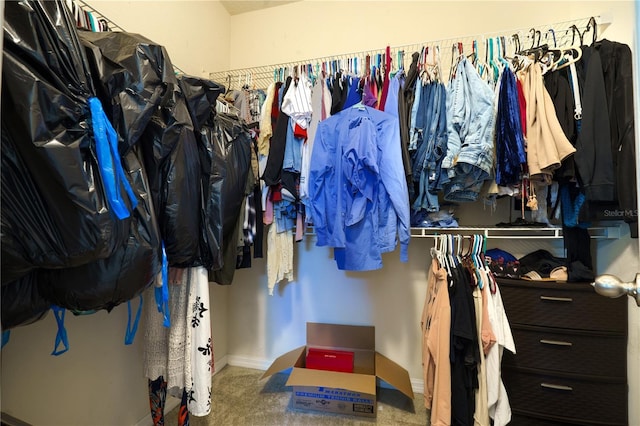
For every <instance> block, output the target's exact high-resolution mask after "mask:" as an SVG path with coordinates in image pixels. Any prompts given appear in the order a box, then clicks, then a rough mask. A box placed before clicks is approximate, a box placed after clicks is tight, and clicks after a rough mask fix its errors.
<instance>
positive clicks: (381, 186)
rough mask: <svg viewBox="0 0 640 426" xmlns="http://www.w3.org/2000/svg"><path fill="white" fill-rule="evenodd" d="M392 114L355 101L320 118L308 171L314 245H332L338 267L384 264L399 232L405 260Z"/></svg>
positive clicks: (404, 203) (402, 194) (403, 187)
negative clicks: (385, 255)
mask: <svg viewBox="0 0 640 426" xmlns="http://www.w3.org/2000/svg"><path fill="white" fill-rule="evenodd" d="M399 138H400V130H399V125H398V120H397V118H396V117H394V116H392V115H390V114H388V113H385V112H382V111H378V110H376V109H373V108H370V107H365V106H362V105H357V106H354V107H351V108H348V109H345V110H343V111H341V112H340V113H338V114H336V115H333V116H331V117H329V118H327V119H326V120H324V121H322V122H320V124H319V125H318V130H317V133H316V137H315V140H314V147H313V153H312V157H311V170H310V172H309V194H310V203H311V207H312V216H313V218H314V227H315V231H316V235H317V245H318V246H330V247H334V248H336V250H334V256H335V259H336V261H337V263H338V267H339V268H340V269H346V270H361V271H364V270H372V269H379V268H381V267H382V257H381V254H382V253H384V252H388V251H392V250H394V249H395V247H396V244H397V238H396V236H397V235H398V234H399V239H400V244H401V251H400V259H401V260H402V261H403V262H406V261H407V260H408V245H409V239H410V232H409V227H410V223H409V198H408V191H407V182H406V179H405V176H404V167H403V163H402V153H401V151H400V143H399Z"/></svg>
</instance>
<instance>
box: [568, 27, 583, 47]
mask: <svg viewBox="0 0 640 426" xmlns="http://www.w3.org/2000/svg"><path fill="white" fill-rule="evenodd" d="M569 29H570V30H571V44H572V45H575V36H576V33H578V38H579V39H580V46H582V45H584V42H583V40H582V38H583V37H584V34H583V33H581V32H580V30H579V29H578V27H576V25H575V24H573V25H571V26H570V27H569ZM585 32H586V31H585Z"/></svg>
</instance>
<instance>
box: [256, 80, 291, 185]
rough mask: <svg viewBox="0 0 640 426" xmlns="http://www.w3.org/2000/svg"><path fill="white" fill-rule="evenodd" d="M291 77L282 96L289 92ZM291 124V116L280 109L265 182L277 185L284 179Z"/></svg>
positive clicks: (264, 178) (266, 168) (265, 173)
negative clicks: (288, 129) (289, 126)
mask: <svg viewBox="0 0 640 426" xmlns="http://www.w3.org/2000/svg"><path fill="white" fill-rule="evenodd" d="M291 80H292V79H291V77H287V81H286V83H285V86H284V91H283V92H282V96H283V98H284V95H285V94H286V93H287V90H289V86H291ZM288 125H289V116H288V115H287V114H285V113H284V112H282V110H280V113H279V114H278V121H277V122H276V127H275V128H274V129H273V136H272V137H271V145H270V146H269V157H268V158H267V165H266V167H265V169H264V173H263V174H262V179H263V180H264V182H265V183H266V184H267V185H269V186H271V185H277V184H279V183H280V180H281V179H282V163H283V162H284V150H285V146H286V144H287V126H288Z"/></svg>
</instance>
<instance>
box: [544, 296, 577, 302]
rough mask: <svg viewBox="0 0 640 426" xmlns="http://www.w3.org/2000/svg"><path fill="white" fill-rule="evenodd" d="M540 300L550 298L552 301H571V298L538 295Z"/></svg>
mask: <svg viewBox="0 0 640 426" xmlns="http://www.w3.org/2000/svg"><path fill="white" fill-rule="evenodd" d="M540 300H550V301H552V302H573V298H571V297H553V296H540Z"/></svg>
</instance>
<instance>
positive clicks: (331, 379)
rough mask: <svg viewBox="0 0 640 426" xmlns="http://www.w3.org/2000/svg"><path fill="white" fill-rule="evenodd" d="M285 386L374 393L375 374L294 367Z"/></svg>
mask: <svg viewBox="0 0 640 426" xmlns="http://www.w3.org/2000/svg"><path fill="white" fill-rule="evenodd" d="M287 386H315V387H325V388H335V389H346V390H350V391H354V392H361V393H368V394H370V395H375V394H376V376H371V375H368V374H354V373H339V372H336V371H323V370H307V369H305V368H294V369H293V371H292V372H291V374H290V375H289V380H287Z"/></svg>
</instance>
